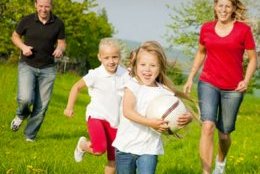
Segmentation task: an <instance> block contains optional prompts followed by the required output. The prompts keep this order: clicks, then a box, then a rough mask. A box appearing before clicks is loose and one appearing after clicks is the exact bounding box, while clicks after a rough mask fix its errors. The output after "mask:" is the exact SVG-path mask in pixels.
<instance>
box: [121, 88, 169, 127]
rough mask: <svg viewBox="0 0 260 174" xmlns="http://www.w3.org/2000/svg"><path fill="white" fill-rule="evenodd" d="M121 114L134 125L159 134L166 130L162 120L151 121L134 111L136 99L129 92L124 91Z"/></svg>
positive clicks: (127, 90) (165, 123) (164, 122)
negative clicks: (149, 128) (140, 125)
mask: <svg viewBox="0 0 260 174" xmlns="http://www.w3.org/2000/svg"><path fill="white" fill-rule="evenodd" d="M123 114H124V116H125V117H126V118H128V119H129V120H132V121H134V122H136V123H139V124H142V125H145V126H149V127H151V128H153V129H155V130H157V131H159V132H163V131H165V130H167V128H168V126H167V122H166V121H164V120H162V119H151V118H146V117H144V116H142V115H140V114H139V113H138V112H137V111H136V99H135V96H134V94H133V93H132V92H131V91H130V90H129V89H127V88H126V89H125V93H124V97H123Z"/></svg>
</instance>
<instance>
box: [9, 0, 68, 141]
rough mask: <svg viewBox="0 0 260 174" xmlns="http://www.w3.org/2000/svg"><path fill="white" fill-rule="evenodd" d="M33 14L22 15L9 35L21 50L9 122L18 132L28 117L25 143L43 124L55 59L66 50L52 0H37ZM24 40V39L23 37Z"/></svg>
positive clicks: (31, 139) (33, 136) (32, 139)
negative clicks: (12, 113) (16, 88)
mask: <svg viewBox="0 0 260 174" xmlns="http://www.w3.org/2000/svg"><path fill="white" fill-rule="evenodd" d="M35 8H36V13H34V14H30V15H28V16H25V17H24V18H23V19H22V20H21V21H20V23H19V24H18V26H17V27H16V30H15V31H14V32H13V34H12V41H13V43H14V44H15V45H16V46H17V47H18V48H20V49H21V59H20V61H19V65H18V94H17V102H18V108H17V111H16V116H15V118H14V119H13V121H12V122H11V129H12V130H13V131H17V130H18V129H19V127H20V125H21V124H22V122H23V120H24V119H26V118H28V122H27V126H26V128H25V130H24V134H25V138H26V141H34V139H35V138H36V135H37V133H38V131H39V129H40V127H41V125H42V122H43V120H44V116H45V113H46V111H47V108H48V103H49V101H50V98H51V94H52V89H53V84H54V81H55V78H56V66H55V61H54V59H56V58H60V57H61V56H62V55H63V53H64V50H65V47H66V42H65V27H64V24H63V22H62V21H61V20H60V19H59V18H58V17H57V16H55V15H54V14H52V12H51V10H52V0H36V1H35ZM22 37H23V38H22Z"/></svg>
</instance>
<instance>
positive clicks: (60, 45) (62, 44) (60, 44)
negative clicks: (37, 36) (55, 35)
mask: <svg viewBox="0 0 260 174" xmlns="http://www.w3.org/2000/svg"><path fill="white" fill-rule="evenodd" d="M65 49H66V41H65V39H58V41H57V47H56V49H55V50H54V52H53V53H52V55H53V56H54V57H55V58H60V57H62V55H63V53H64V51H65Z"/></svg>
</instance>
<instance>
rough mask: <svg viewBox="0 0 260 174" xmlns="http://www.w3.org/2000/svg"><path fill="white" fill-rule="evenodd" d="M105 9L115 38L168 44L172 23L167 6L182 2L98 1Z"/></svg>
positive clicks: (174, 0) (144, 0) (145, 0)
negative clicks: (166, 36)
mask: <svg viewBox="0 0 260 174" xmlns="http://www.w3.org/2000/svg"><path fill="white" fill-rule="evenodd" d="M97 2H98V4H99V8H105V9H106V11H107V16H108V20H109V22H110V23H111V24H112V25H113V26H114V28H115V31H116V33H115V35H114V36H115V37H117V38H119V39H127V40H132V41H138V42H143V41H147V40H157V41H159V42H160V43H161V44H163V45H164V44H166V42H165V40H166V39H165V37H164V35H165V34H166V32H167V27H166V25H167V24H169V23H170V21H171V20H170V16H169V14H170V10H169V9H167V7H166V4H173V2H174V3H175V4H180V2H181V0H97Z"/></svg>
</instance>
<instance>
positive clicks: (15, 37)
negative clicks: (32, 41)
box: [11, 31, 33, 56]
mask: <svg viewBox="0 0 260 174" xmlns="http://www.w3.org/2000/svg"><path fill="white" fill-rule="evenodd" d="M11 40H12V42H13V43H14V45H15V46H17V47H18V48H20V49H21V50H22V54H23V55H25V56H31V55H32V54H33V53H32V49H33V47H31V46H28V45H25V44H24V42H23V40H22V38H21V36H20V35H19V34H18V33H17V32H16V31H14V32H13V34H12V37H11Z"/></svg>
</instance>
